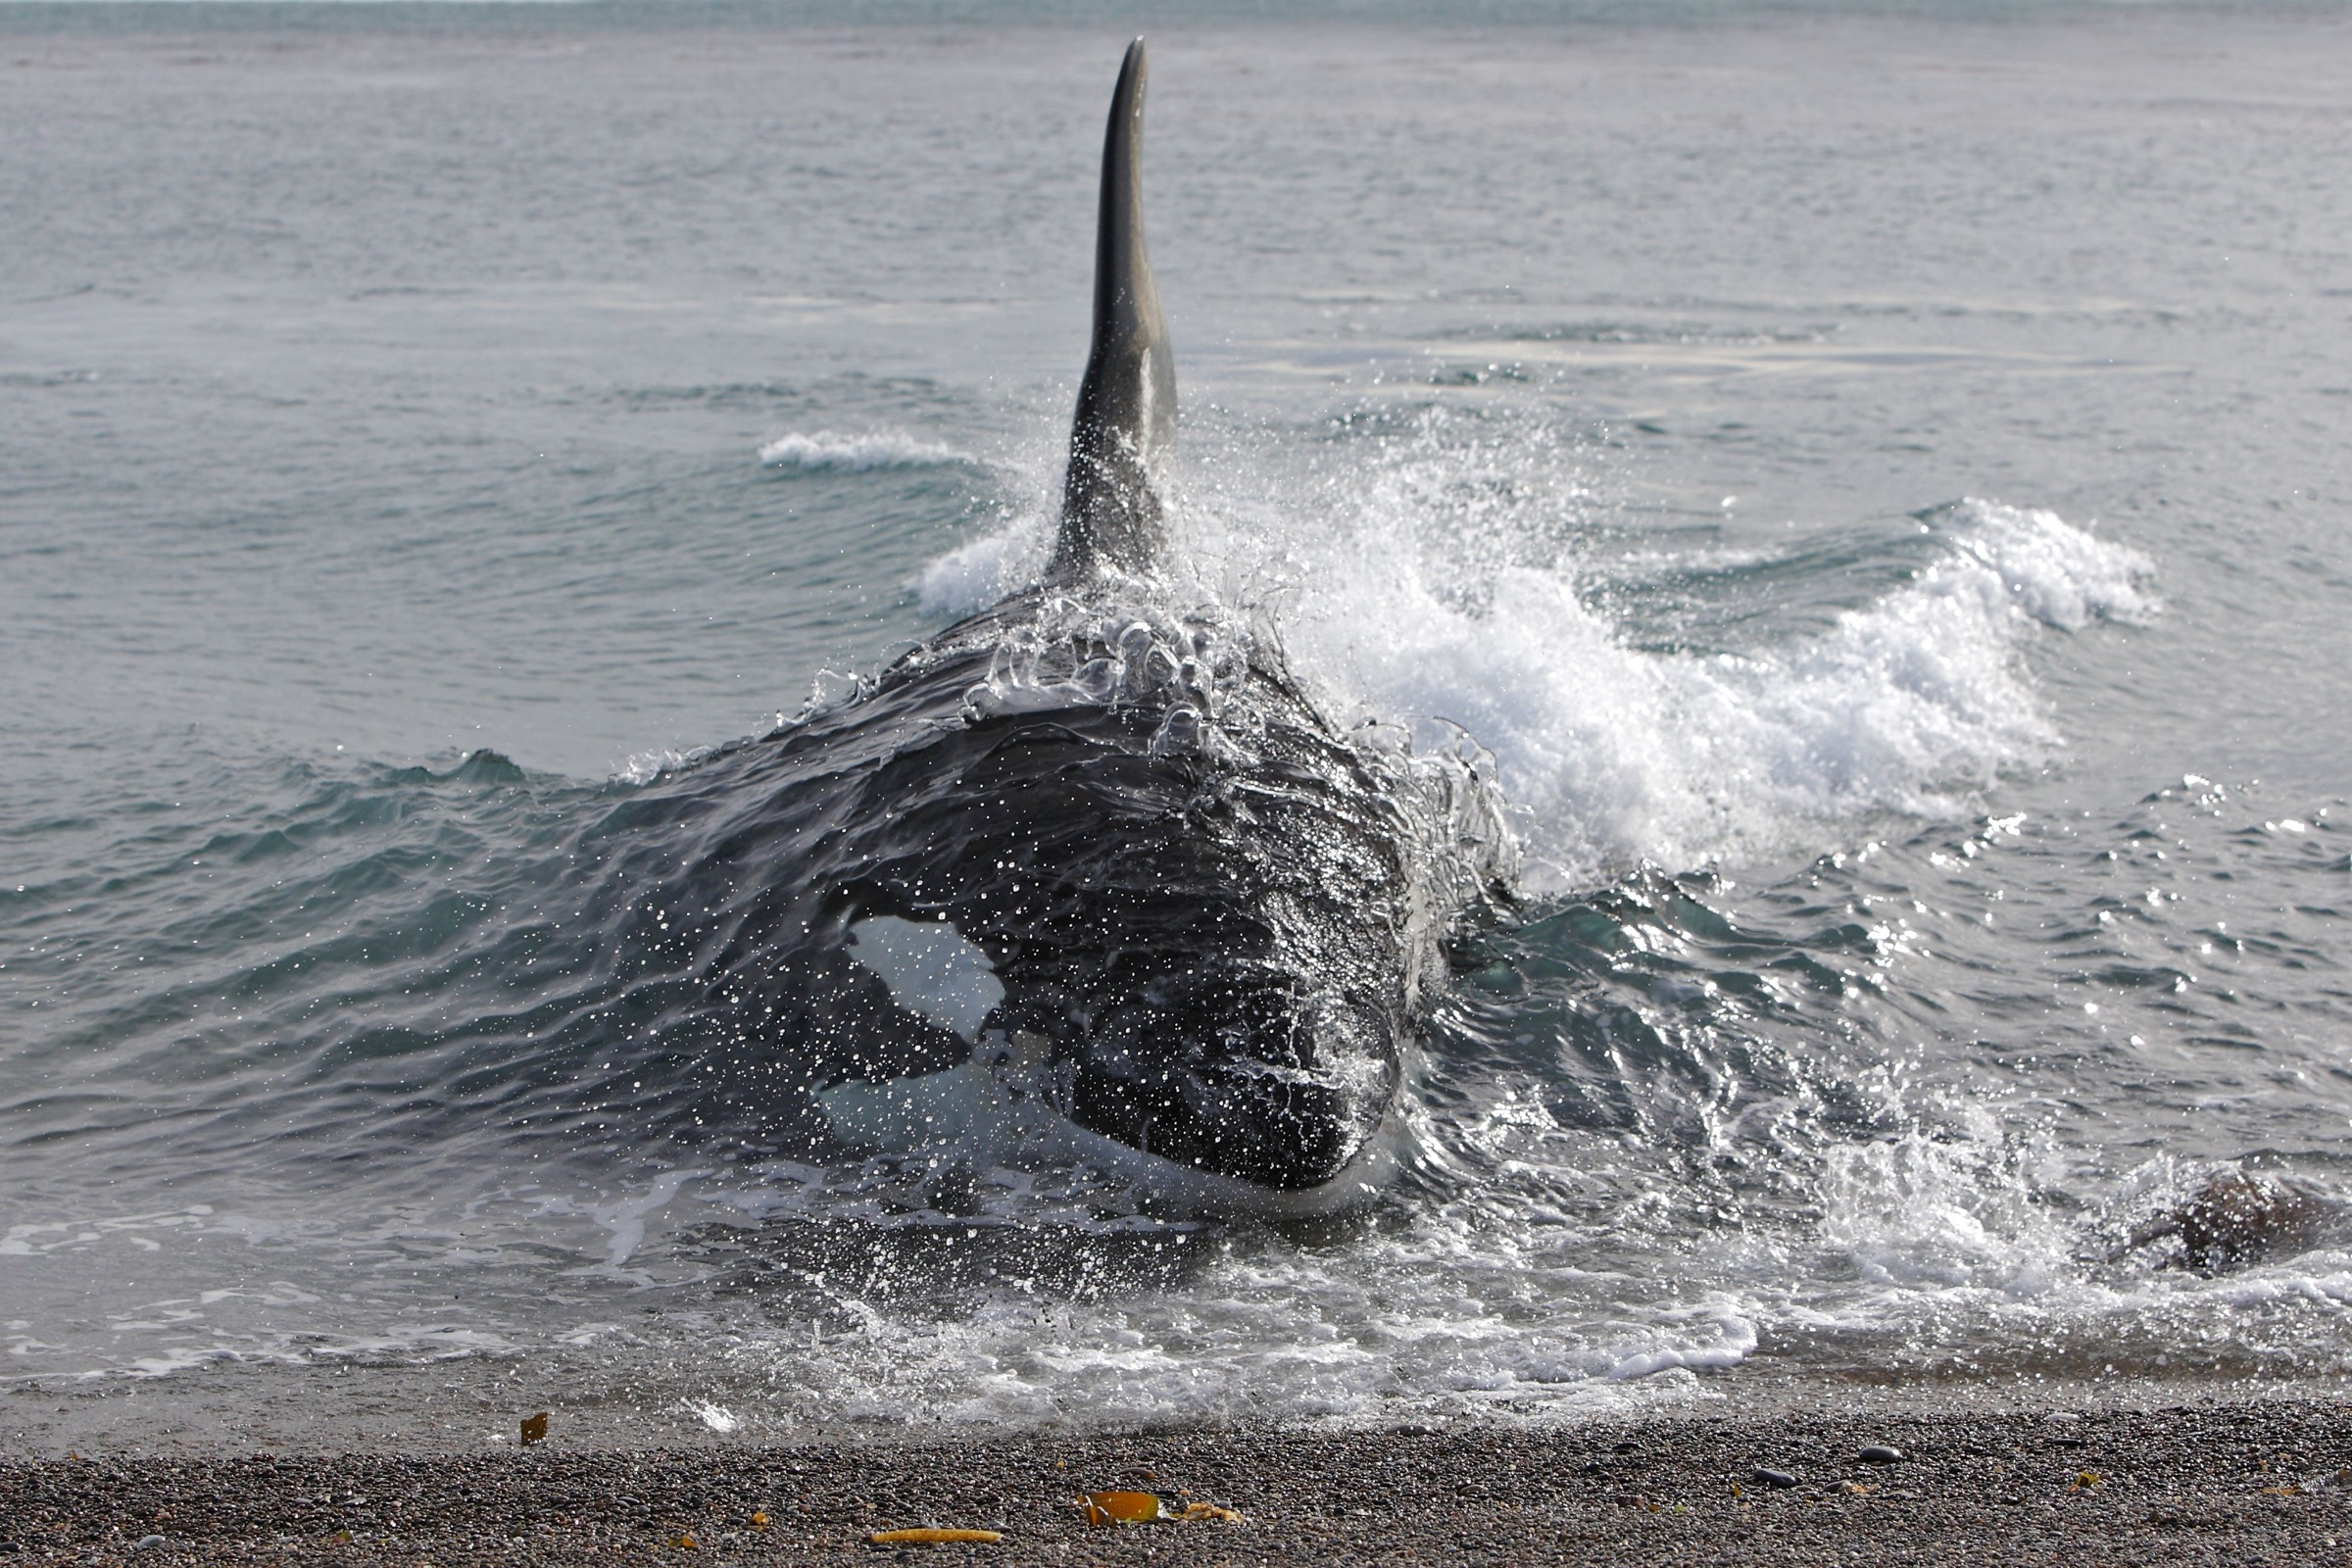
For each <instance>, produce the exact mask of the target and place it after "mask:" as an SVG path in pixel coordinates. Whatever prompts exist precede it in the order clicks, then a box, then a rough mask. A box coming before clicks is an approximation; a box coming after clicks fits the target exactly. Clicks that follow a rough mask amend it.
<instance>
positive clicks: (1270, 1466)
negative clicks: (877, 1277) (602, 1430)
mask: <svg viewBox="0 0 2352 1568" xmlns="http://www.w3.org/2000/svg"><path fill="white" fill-rule="evenodd" d="M1859 1402H1860V1403H1862V1404H1865V1405H1878V1404H1880V1403H1882V1402H1883V1400H1882V1399H1880V1398H1865V1399H1862V1400H1860V1401H1859ZM1866 1449H1868V1450H1872V1451H1871V1453H1870V1457H1869V1458H1867V1459H1866V1458H1865V1457H1863V1455H1864V1451H1865V1450H1866ZM1889 1453H1893V1454H1897V1455H1899V1457H1894V1458H1889V1457H1888V1454H1889ZM1874 1461H1875V1462H1874ZM2347 1467H2352V1436H2348V1434H2347V1423H2346V1409H2345V1406H2344V1404H2343V1403H2342V1402H2340V1401H2339V1400H2337V1399H2335V1398H2331V1397H2325V1396H2318V1395H2310V1394H2304V1395H2297V1396H2293V1397H2274V1398H2267V1399H2262V1400H2259V1401H2253V1402H2227V1401H2224V1402H2211V1401H2208V1402H2200V1403H2197V1404H2193V1405H2173V1406H2169V1407H2162V1406H2159V1407H2141V1406H2136V1405H2121V1404H2119V1405H2116V1406H2112V1407H2102V1408H2089V1409H2082V1408H2070V1409H2040V1410H2034V1409H2027V1408H2018V1409H2010V1410H2005V1411H2000V1412H1995V1413H1989V1414H1987V1413H1982V1412H1968V1413H1947V1414H1920V1415H1910V1416H1903V1415H1897V1414H1891V1413H1887V1412H1885V1411H1872V1412H1867V1413H1860V1414H1846V1415H1835V1414H1811V1415H1808V1414H1799V1413H1783V1414H1776V1415H1771V1416H1767V1417H1761V1418H1743V1417H1740V1416H1722V1415H1711V1416H1710V1415H1690V1416H1674V1417H1662V1418H1652V1419H1648V1420H1644V1421H1640V1422H1633V1423H1599V1424H1593V1425H1579V1426H1574V1427H1552V1428H1547V1429H1530V1428H1512V1427H1507V1426H1502V1425H1496V1424H1467V1425H1454V1426H1450V1427H1446V1428H1439V1429H1433V1428H1415V1427H1397V1428H1389V1429H1385V1430H1363V1431H1298V1430H1249V1429H1242V1430H1189V1431H1176V1432H1164V1433H1149V1434H1127V1435H1117V1436H1111V1435H1102V1434H1093V1435H1079V1434H1068V1433H1035V1434H1022V1435H1014V1436H1005V1437H988V1436H971V1437H965V1438H961V1439H958V1440H956V1441H941V1442H931V1443H909V1442H904V1441H900V1442H848V1443H835V1442H828V1443H819V1444H811V1445H807V1446H780V1445H763V1446H722V1447H715V1448H713V1447H702V1448H657V1449H639V1450H634V1451H631V1450H620V1449H587V1450H571V1449H566V1448H565V1447H564V1444H563V1423H562V1421H561V1419H560V1418H558V1419H555V1420H553V1421H551V1430H550V1435H549V1438H548V1439H547V1440H546V1441H545V1442H544V1443H542V1444H540V1445H537V1446H531V1447H521V1446H516V1447H514V1448H510V1449H507V1450H505V1451H499V1452H494V1453H486V1454H475V1455H465V1456H458V1455H435V1456H421V1455H417V1454H413V1453H412V1454H400V1453H393V1452H379V1453H343V1454H325V1453H310V1454H290V1453H272V1452H261V1453H243V1454H235V1455H228V1454H176V1455H165V1454H157V1453H142V1454H129V1455H126V1454H120V1453H91V1454H76V1455H73V1456H71V1457H64V1458H37V1459H27V1458H11V1459H8V1460H5V1461H0V1530H4V1531H5V1532H6V1535H7V1538H8V1539H7V1546H6V1550H7V1551H8V1553H9V1554H10V1556H11V1558H12V1560H17V1561H41V1562H64V1561H80V1562H93V1563H97V1562H105V1563H112V1562H123V1561H131V1560H134V1559H135V1560H136V1561H137V1562H138V1563H140V1564H141V1565H162V1564H168V1563H178V1562H283V1561H288V1560H293V1559H298V1558H300V1559H313V1558H316V1559H321V1560H327V1561H334V1562H350V1563H355V1564H356V1563H363V1562H366V1563H376V1562H385V1563H409V1564H417V1565H419V1568H421V1565H423V1564H428V1563H429V1564H433V1565H437V1568H451V1565H455V1564H460V1563H488V1562H517V1561H532V1562H539V1561H547V1562H630V1563H646V1562H678V1563H688V1562H693V1563H711V1564H718V1563H736V1562H741V1563H798V1562H809V1561H833V1560H841V1559H844V1558H858V1557H886V1556H891V1555H894V1554H896V1553H899V1552H905V1553H907V1555H910V1556H912V1557H913V1558H914V1559H915V1560H945V1559H953V1560H971V1561H989V1560H994V1561H1002V1562H1057V1563H1058V1562H1071V1563H1079V1562H1105V1563H1109V1562H1143V1561H1150V1562H1154V1563H1203V1564H1206V1563H1262V1562H1278V1563H1364V1562H1397V1563H1404V1562H1412V1563H1446V1564H1457V1563H1458V1564H1487V1563H1521V1562H1529V1563H1533V1562H1595V1561H1607V1562H1610V1563H1615V1564H1635V1563H1677V1564H1681V1563H1719V1562H1720V1563H1734V1562H1737V1563H1743V1564H1746V1563H1818V1562H1827V1561H1840V1562H1937V1563H1991V1562H2002V1563H2012V1562H2016V1563H2023V1562H2069V1563H2114V1564H2152V1563H2225V1562H2227V1563H2281V1564H2285V1563H2294V1564H2312V1563H2335V1562H2343V1561H2347V1560H2352V1549H2348V1548H2347V1547H2346V1545H2345V1543H2347V1542H2352V1470H2348V1468H2347ZM1107 1489H1120V1490H1128V1491H1146V1492H1152V1493H1156V1494H1158V1495H1160V1496H1161V1497H1162V1498H1164V1499H1166V1501H1167V1502H1168V1503H1170V1504H1172V1505H1176V1506H1181V1505H1182V1504H1183V1503H1185V1502H1188V1501H1209V1502H1214V1503H1217V1504H1220V1505H1222V1506H1226V1507H1230V1508H1233V1509H1235V1510H1237V1511H1238V1512H1239V1514H1240V1515H1241V1518H1240V1520H1239V1521H1238V1522H1227V1521H1222V1520H1213V1519H1212V1520H1210V1521H1207V1522H1202V1523H1197V1524H1172V1523H1171V1524H1158V1525H1124V1526H1112V1527H1102V1526H1090V1525H1089V1524H1088V1523H1086V1521H1085V1519H1084V1517H1083V1515H1082V1512H1081V1509H1080V1505H1079V1502H1078V1499H1079V1497H1080V1496H1081V1495H1084V1494H1086V1493H1088V1492H1091V1491H1100V1490H1107ZM926 1526H930V1527H943V1528H948V1529H973V1530H985V1531H992V1532H996V1533H998V1534H999V1535H1000V1536H1001V1538H1002V1539H1001V1540H1000V1541H999V1542H998V1543H996V1544H955V1545H945V1546H933V1547H914V1548H902V1547H892V1546H888V1545H883V1544H876V1543H875V1542H874V1541H873V1540H872V1538H873V1537H874V1536H875V1535H877V1534H880V1533H883V1532H887V1531H891V1530H896V1529H906V1528H919V1527H926Z"/></svg>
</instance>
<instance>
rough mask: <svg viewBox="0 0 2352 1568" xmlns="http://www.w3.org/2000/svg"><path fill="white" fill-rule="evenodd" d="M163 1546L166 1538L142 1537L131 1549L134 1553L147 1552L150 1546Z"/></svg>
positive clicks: (131, 1545) (132, 1544) (133, 1543)
mask: <svg viewBox="0 0 2352 1568" xmlns="http://www.w3.org/2000/svg"><path fill="white" fill-rule="evenodd" d="M162 1544H164V1538H163V1537H161V1536H141V1537H140V1538H139V1539H138V1540H136V1541H134V1542H132V1543H131V1544H130V1549H131V1550H133V1551H145V1550H146V1549H147V1548H148V1547H149V1546H160V1545H162Z"/></svg>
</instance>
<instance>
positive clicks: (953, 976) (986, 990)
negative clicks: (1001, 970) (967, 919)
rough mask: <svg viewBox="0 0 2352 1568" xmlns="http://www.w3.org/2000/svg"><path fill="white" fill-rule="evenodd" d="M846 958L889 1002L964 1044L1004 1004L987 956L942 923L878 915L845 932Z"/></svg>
mask: <svg viewBox="0 0 2352 1568" xmlns="http://www.w3.org/2000/svg"><path fill="white" fill-rule="evenodd" d="M850 956H852V957H854V958H856V959H857V960H858V962H859V963H860V964H863V965H864V966H865V967H866V968H868V969H871V970H872V971H873V972H874V973H875V974H877V975H880V976H881V977H882V983H883V984H884V985H886V986H888V987H890V999H891V1001H893V1002H895V1003H897V1004H898V1005H900V1006H902V1007H905V1008H906V1009H907V1011H908V1012H911V1013H914V1014H916V1015H917V1016H919V1017H924V1018H928V1019H930V1020H931V1021H932V1022H933V1023H936V1024H938V1025H940V1026H941V1027H942V1028H944V1029H948V1030H952V1031H953V1032H954V1033H956V1035H958V1036H960V1037H961V1038H963V1039H965V1040H978V1039H979V1038H980V1021H981V1020H982V1019H983V1018H986V1017H987V1016H988V1013H989V1009H990V1008H992V1007H994V1006H995V1005H997V1004H998V1003H1000V1002H1003V1001H1004V1000H1005V982H1004V981H1002V980H999V979H998V978H997V975H996V971H995V970H994V969H992V968H990V967H989V962H988V955H987V954H985V953H983V952H981V951H980V949H979V948H978V947H977V946H975V945H974V944H972V943H970V942H967V941H965V940H964V939H963V936H962V934H961V933H960V932H958V931H957V930H956V928H955V927H954V926H953V925H950V924H949V923H948V922H947V921H945V920H902V919H900V918H899V917H898V916H897V915H895V914H878V915H875V916H873V917H872V918H870V919H865V920H860V921H858V923H857V924H856V925H854V926H852V927H850Z"/></svg>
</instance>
